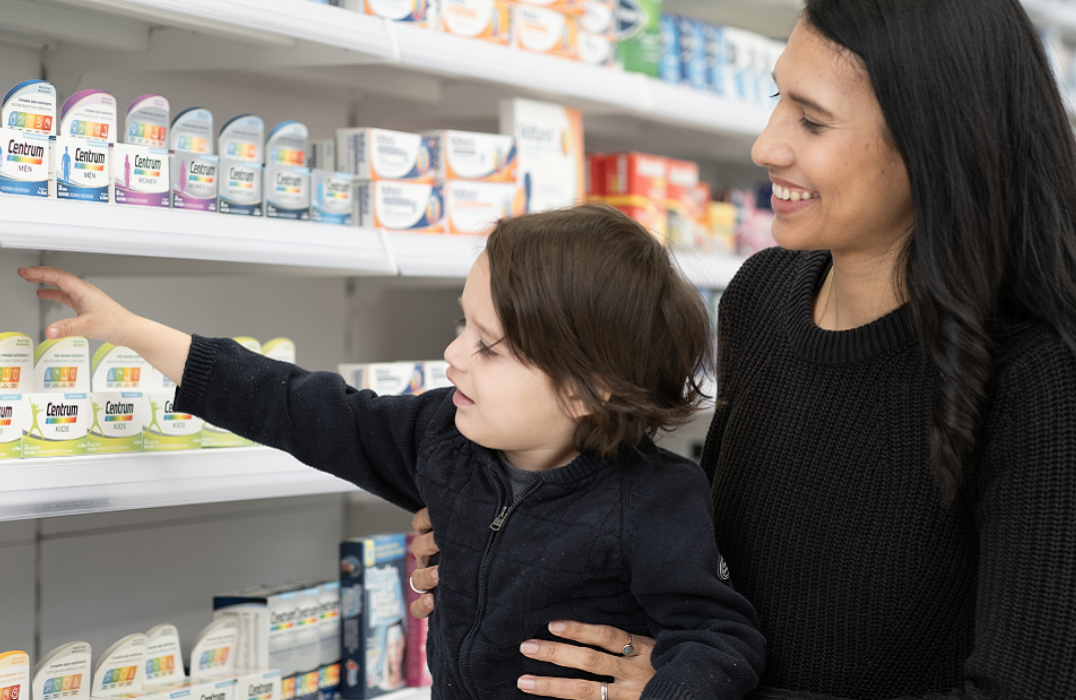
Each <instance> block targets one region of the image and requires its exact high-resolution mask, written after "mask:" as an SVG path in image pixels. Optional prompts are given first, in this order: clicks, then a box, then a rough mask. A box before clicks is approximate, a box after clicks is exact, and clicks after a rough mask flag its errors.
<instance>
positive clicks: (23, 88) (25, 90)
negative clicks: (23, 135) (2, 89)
mask: <svg viewBox="0 0 1076 700" xmlns="http://www.w3.org/2000/svg"><path fill="white" fill-rule="evenodd" d="M2 114H3V119H2V120H0V127H4V128H7V129H15V130H17V131H26V132H32V133H35V134H38V135H40V136H44V137H46V138H48V137H49V136H55V135H56V88H54V87H53V86H52V85H50V84H49V83H46V82H45V81H44V80H27V81H25V82H22V83H19V84H18V85H16V86H15V87H13V88H11V89H10V90H9V91H8V93H7V94H6V95H4V101H3V107H2Z"/></svg>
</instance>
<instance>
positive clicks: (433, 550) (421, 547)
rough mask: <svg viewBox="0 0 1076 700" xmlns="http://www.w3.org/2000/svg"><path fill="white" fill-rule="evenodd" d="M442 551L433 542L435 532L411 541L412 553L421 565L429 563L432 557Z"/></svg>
mask: <svg viewBox="0 0 1076 700" xmlns="http://www.w3.org/2000/svg"><path fill="white" fill-rule="evenodd" d="M440 551H441V550H440V549H439V548H438V547H437V543H436V542H434V541H433V532H427V533H426V534H424V535H418V536H417V537H415V538H414V539H412V540H411V553H412V554H414V555H415V558H416V559H418V561H419V564H425V563H426V562H428V561H429V559H430V557H432V556H433V555H434V554H437V553H438V552H440Z"/></svg>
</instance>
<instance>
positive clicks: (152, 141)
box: [123, 95, 170, 148]
mask: <svg viewBox="0 0 1076 700" xmlns="http://www.w3.org/2000/svg"><path fill="white" fill-rule="evenodd" d="M169 111H170V107H169V104H168V100H166V99H165V98H163V97H161V96H160V95H142V96H141V97H138V98H135V100H134V101H133V102H131V105H130V106H129V107H128V108H127V118H126V120H125V122H126V124H127V128H126V129H124V132H123V133H124V135H123V142H124V143H128V144H131V145H132V146H147V147H149V148H168V115H169Z"/></svg>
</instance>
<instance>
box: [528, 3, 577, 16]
mask: <svg viewBox="0 0 1076 700" xmlns="http://www.w3.org/2000/svg"><path fill="white" fill-rule="evenodd" d="M516 2H518V3H519V4H521V5H532V6H534V7H540V8H543V9H546V10H556V11H557V12H563V13H565V14H568V15H581V14H583V11H584V7H585V5H584V3H583V0H516Z"/></svg>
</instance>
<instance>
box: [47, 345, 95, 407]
mask: <svg viewBox="0 0 1076 700" xmlns="http://www.w3.org/2000/svg"><path fill="white" fill-rule="evenodd" d="M90 388H91V385H90V343H89V341H88V340H86V339H85V338H84V337H82V336H80V335H76V336H69V337H67V338H59V339H58V340H46V341H44V342H42V343H41V344H39V345H38V346H37V347H36V348H35V349H34V389H33V390H34V391H38V392H57V393H61V394H63V393H68V392H75V393H83V394H84V393H87V392H89V391H90Z"/></svg>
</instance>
